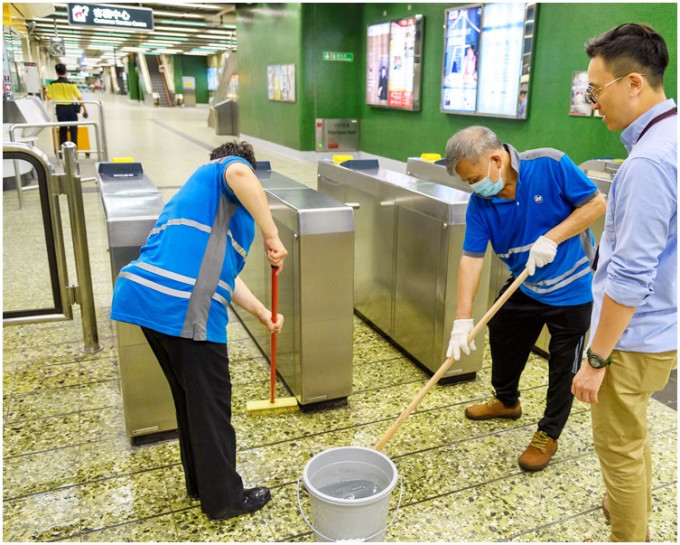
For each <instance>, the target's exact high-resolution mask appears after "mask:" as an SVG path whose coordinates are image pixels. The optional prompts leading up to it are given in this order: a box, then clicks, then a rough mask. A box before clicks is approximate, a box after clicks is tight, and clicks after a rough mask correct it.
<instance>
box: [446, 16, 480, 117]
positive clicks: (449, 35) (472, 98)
mask: <svg viewBox="0 0 680 545" xmlns="http://www.w3.org/2000/svg"><path fill="white" fill-rule="evenodd" d="M481 20H482V6H470V7H465V8H459V9H451V10H448V11H447V12H446V26H445V29H446V30H445V32H446V34H445V51H444V73H443V78H442V81H443V83H442V110H443V111H445V112H469V113H474V112H475V109H476V105H477V79H478V72H477V65H478V62H477V60H478V57H479V35H480V32H481V26H482V25H481V22H482V21H481Z"/></svg>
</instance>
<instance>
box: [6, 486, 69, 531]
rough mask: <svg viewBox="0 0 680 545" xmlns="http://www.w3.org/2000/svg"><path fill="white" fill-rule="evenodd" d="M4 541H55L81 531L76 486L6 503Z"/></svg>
mask: <svg viewBox="0 0 680 545" xmlns="http://www.w3.org/2000/svg"><path fill="white" fill-rule="evenodd" d="M2 516H3V539H4V541H56V540H59V539H66V538H69V537H71V536H74V535H76V534H78V533H79V532H80V531H81V523H80V497H79V494H78V490H77V488H75V487H71V488H65V489H63V490H55V491H50V492H45V493H44V494H37V495H34V496H27V497H25V498H20V499H17V500H12V501H4V502H3V513H2Z"/></svg>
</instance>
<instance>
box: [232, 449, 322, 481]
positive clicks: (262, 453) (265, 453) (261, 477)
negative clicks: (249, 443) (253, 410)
mask: <svg viewBox="0 0 680 545" xmlns="http://www.w3.org/2000/svg"><path fill="white" fill-rule="evenodd" d="M310 457H311V448H310V444H309V442H308V439H297V440H293V441H289V442H286V443H280V444H276V445H270V446H266V447H260V448H254V449H250V450H246V451H240V452H239V453H238V455H237V469H239V471H241V470H242V471H243V472H244V473H245V475H247V478H248V483H249V485H250V486H267V487H270V488H271V487H274V486H279V485H282V484H286V483H290V482H293V481H295V480H296V479H297V478H298V477H299V476H300V474H301V473H302V469H303V468H304V465H305V464H306V463H307V460H309V458H310Z"/></svg>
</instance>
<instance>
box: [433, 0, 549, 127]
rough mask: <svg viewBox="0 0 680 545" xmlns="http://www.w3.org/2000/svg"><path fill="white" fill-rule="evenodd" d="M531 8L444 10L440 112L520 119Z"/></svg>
mask: <svg viewBox="0 0 680 545" xmlns="http://www.w3.org/2000/svg"><path fill="white" fill-rule="evenodd" d="M535 13H536V5H535V4H526V3H523V2H512V3H495V4H478V5H470V6H464V7H458V8H452V9H449V10H446V14H445V40H444V65H443V73H442V90H441V110H442V112H445V113H458V114H471V115H485V116H494V117H509V118H519V119H521V118H524V117H526V106H527V100H528V89H529V77H530V69H531V54H532V49H533V28H534V19H535Z"/></svg>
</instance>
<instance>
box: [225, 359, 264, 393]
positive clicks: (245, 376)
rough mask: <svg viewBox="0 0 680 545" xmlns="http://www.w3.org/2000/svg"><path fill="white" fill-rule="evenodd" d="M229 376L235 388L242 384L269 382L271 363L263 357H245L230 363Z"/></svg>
mask: <svg viewBox="0 0 680 545" xmlns="http://www.w3.org/2000/svg"><path fill="white" fill-rule="evenodd" d="M229 376H230V377H231V384H232V385H233V386H234V388H238V387H239V385H241V384H248V383H250V382H257V381H267V380H269V362H268V361H267V360H266V359H265V358H264V357H263V356H260V357H259V358H253V357H244V358H241V359H235V360H230V361H229Z"/></svg>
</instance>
